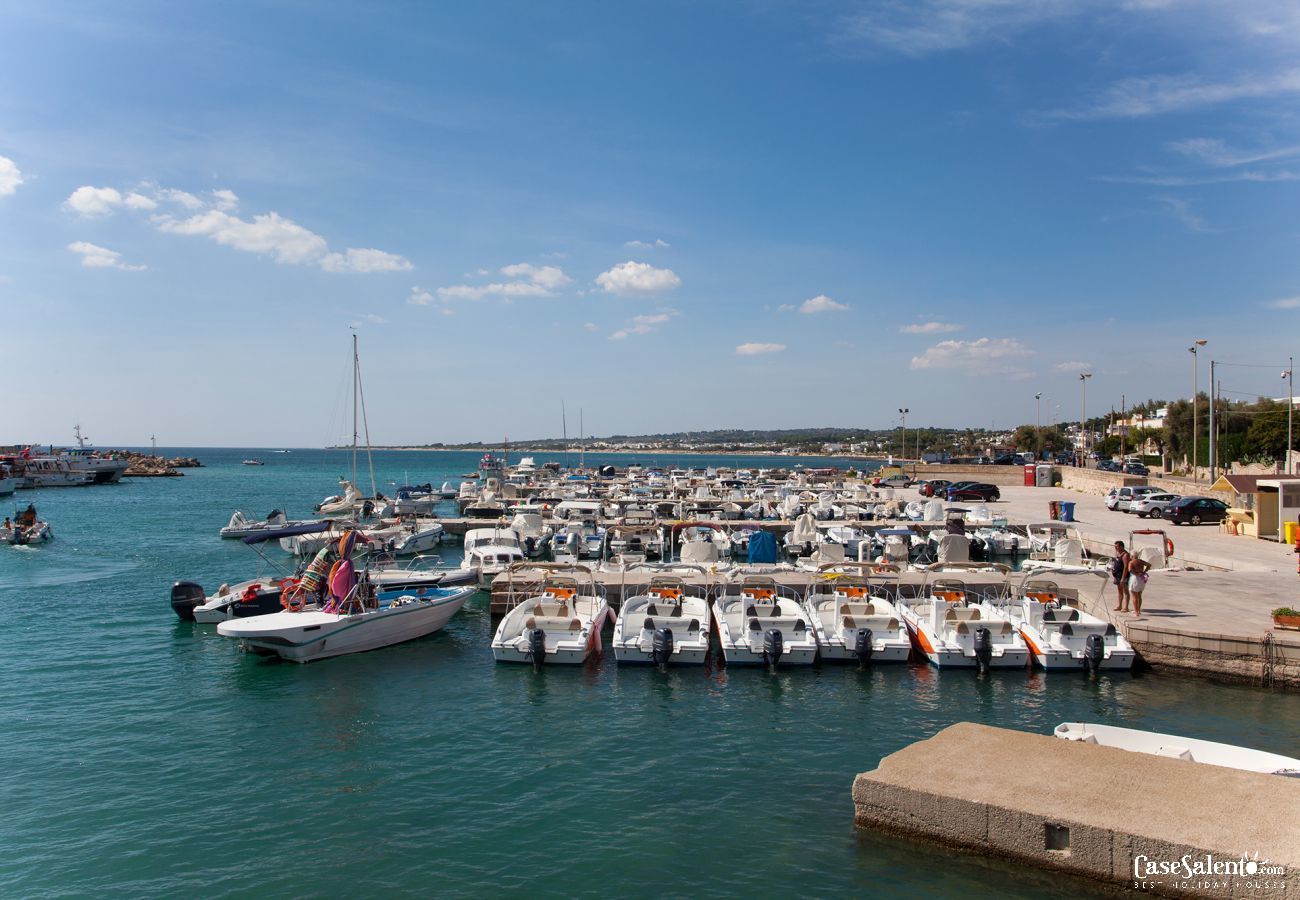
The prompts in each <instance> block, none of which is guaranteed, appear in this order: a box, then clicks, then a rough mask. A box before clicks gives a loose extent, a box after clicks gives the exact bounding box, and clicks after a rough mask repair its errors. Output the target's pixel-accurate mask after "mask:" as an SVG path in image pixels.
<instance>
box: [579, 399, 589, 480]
mask: <svg viewBox="0 0 1300 900" xmlns="http://www.w3.org/2000/svg"><path fill="white" fill-rule="evenodd" d="M578 468H579V469H585V468H587V429H586V427H585V426H584V425H583V423H582V407H581V406H579V407H578Z"/></svg>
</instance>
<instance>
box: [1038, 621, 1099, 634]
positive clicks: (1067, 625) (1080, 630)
mask: <svg viewBox="0 0 1300 900" xmlns="http://www.w3.org/2000/svg"><path fill="white" fill-rule="evenodd" d="M1044 624H1047V623H1044ZM1060 632H1061V634H1062V635H1065V636H1069V635H1074V636H1080V635H1083V636H1086V635H1089V634H1101V635H1110V634H1116V633H1117V632H1116V631H1115V626H1114V625H1112V624H1110V623H1109V622H1062V623H1061V627H1060Z"/></svg>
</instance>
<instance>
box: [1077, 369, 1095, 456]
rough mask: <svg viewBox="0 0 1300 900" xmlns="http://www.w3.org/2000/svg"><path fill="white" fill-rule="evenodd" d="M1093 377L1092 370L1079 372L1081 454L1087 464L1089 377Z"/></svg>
mask: <svg viewBox="0 0 1300 900" xmlns="http://www.w3.org/2000/svg"><path fill="white" fill-rule="evenodd" d="M1091 377H1092V373H1091V372H1080V373H1079V388H1080V400H1079V451H1080V453H1079V455H1080V456H1081V457H1082V458H1083V460H1084V462H1083V465H1087V453H1088V431H1087V428H1088V379H1089V378H1091Z"/></svg>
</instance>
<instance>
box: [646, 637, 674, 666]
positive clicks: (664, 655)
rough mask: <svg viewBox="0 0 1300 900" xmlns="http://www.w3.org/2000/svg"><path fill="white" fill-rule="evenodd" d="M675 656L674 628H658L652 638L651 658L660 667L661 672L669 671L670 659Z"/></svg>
mask: <svg viewBox="0 0 1300 900" xmlns="http://www.w3.org/2000/svg"><path fill="white" fill-rule="evenodd" d="M672 657H673V630H672V629H671V628H666V627H665V628H656V629H655V632H654V635H653V637H651V639H650V658H651V659H653V660H654V664H655V665H656V666H658V667H659V671H660V672H667V671H668V661H669V660H670V659H672Z"/></svg>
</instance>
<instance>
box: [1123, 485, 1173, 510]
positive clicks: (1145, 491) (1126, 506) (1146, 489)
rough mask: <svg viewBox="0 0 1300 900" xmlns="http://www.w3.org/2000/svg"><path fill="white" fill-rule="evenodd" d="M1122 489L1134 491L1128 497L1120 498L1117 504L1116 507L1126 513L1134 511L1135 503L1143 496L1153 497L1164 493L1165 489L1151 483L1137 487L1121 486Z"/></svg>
mask: <svg viewBox="0 0 1300 900" xmlns="http://www.w3.org/2000/svg"><path fill="white" fill-rule="evenodd" d="M1120 490H1121V491H1123V490H1129V491H1132V493H1131V494H1129V496H1128V498H1127V499H1123V498H1121V499H1120V500H1119V503H1118V504H1117V505H1116V506H1115V508H1116V509H1118V510H1119V511H1120V512H1125V513H1131V512H1133V504H1134V503H1136V502H1137V501H1139V500H1141V499H1142V498H1143V497H1151V496H1154V495H1155V494H1160V493H1164V492H1163V491H1161V490H1160V488H1155V487H1150V486H1149V485H1142V486H1139V487H1135V488H1120Z"/></svg>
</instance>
